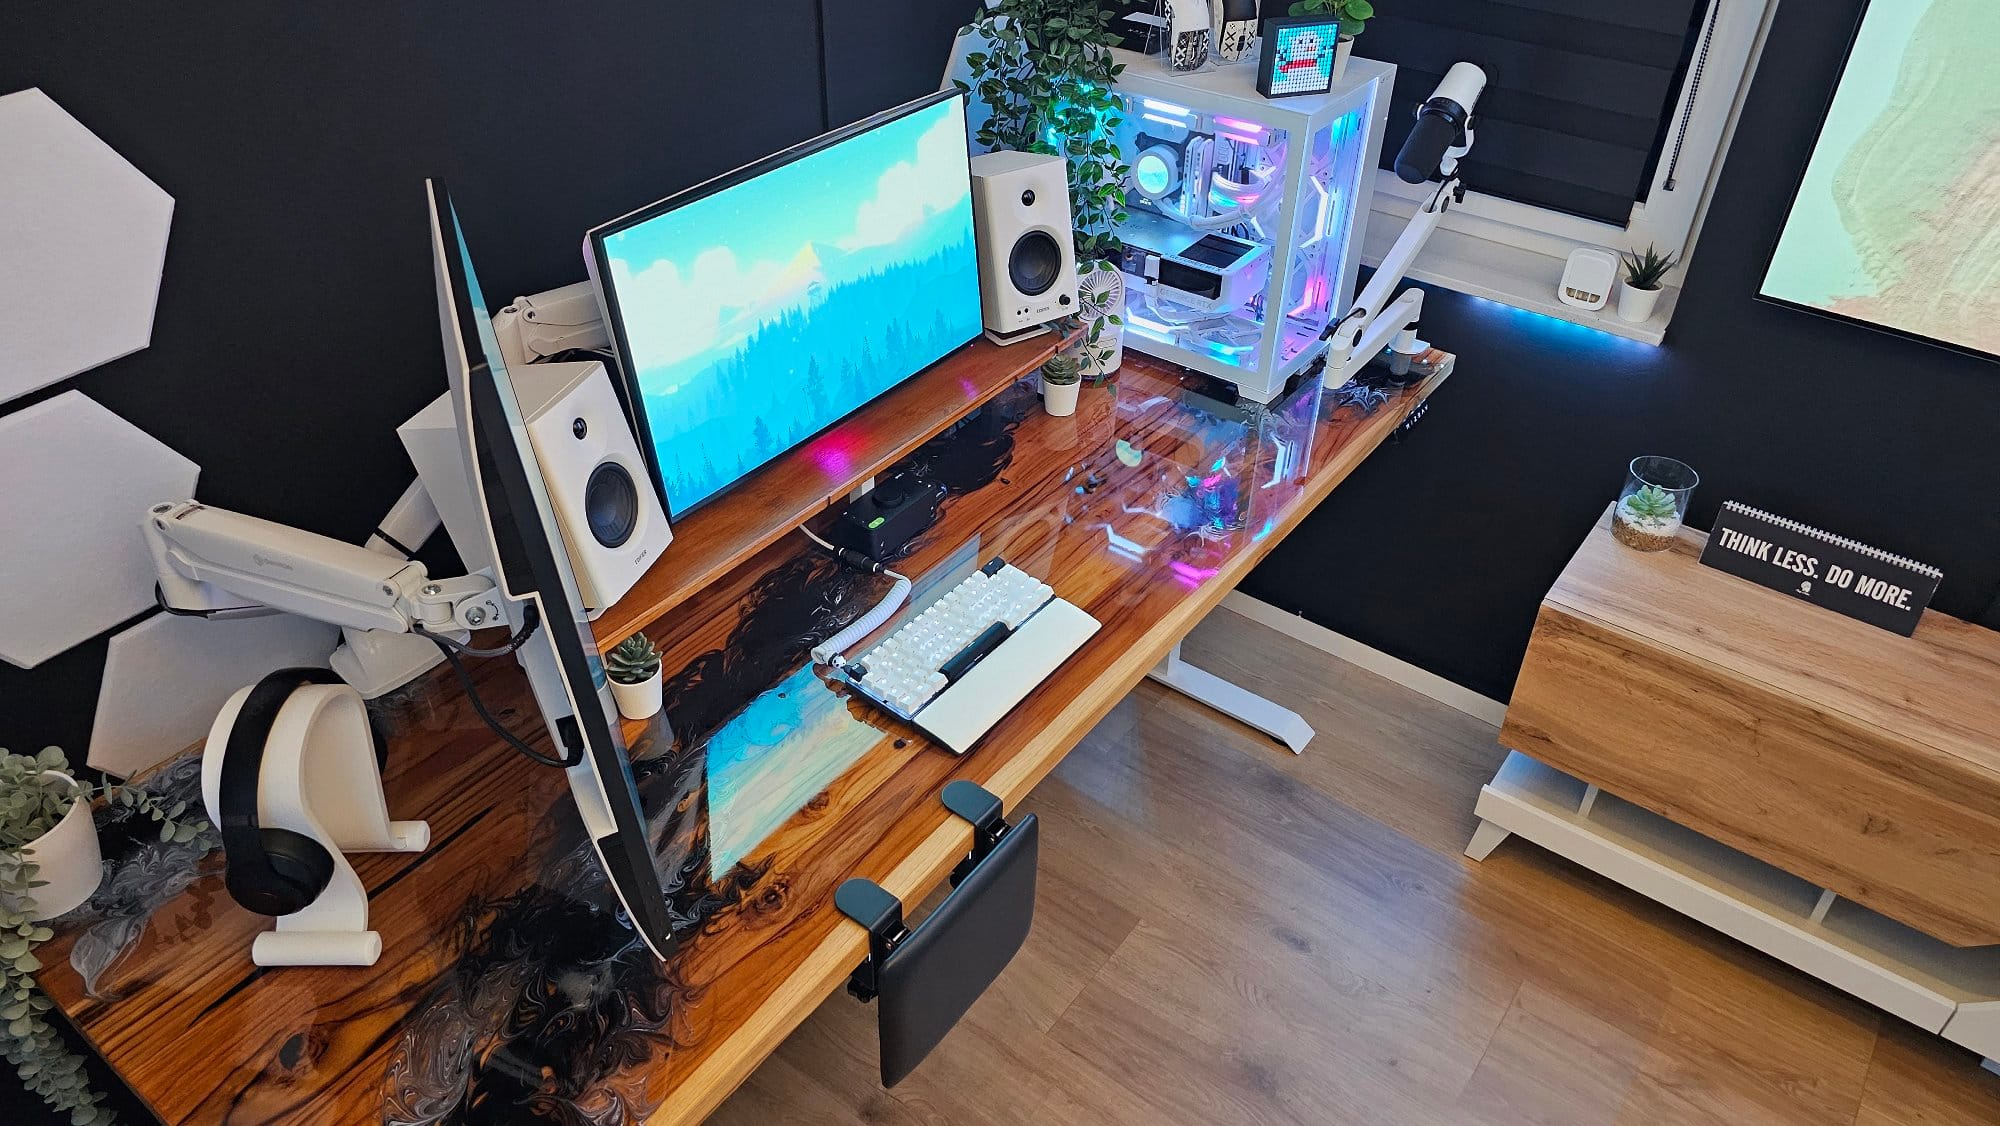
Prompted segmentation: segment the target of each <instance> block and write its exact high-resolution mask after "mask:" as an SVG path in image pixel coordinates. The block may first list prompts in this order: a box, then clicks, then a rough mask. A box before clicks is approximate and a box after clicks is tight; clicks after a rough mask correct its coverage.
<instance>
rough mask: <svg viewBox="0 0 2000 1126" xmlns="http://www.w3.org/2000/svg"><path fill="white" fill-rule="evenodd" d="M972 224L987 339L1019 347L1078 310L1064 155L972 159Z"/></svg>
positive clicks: (996, 155)
mask: <svg viewBox="0 0 2000 1126" xmlns="http://www.w3.org/2000/svg"><path fill="white" fill-rule="evenodd" d="M972 225H973V229H974V231H975V232H976V234H977V235H978V240H979V294H980V299H981V302H982V305H983V310H984V319H985V321H986V336H987V338H988V339H990V340H992V341H993V342H994V343H996V344H1012V343H1014V342H1015V341H1017V340H1026V339H1027V338H1029V337H1031V336H1037V335H1040V334H1041V333H1043V332H1045V331H1047V329H1046V328H1045V327H1044V326H1045V325H1047V323H1048V322H1049V321H1052V320H1055V319H1056V318H1058V317H1062V316H1067V315H1068V314H1070V313H1074V312H1075V311H1076V245H1075V243H1074V241H1073V240H1072V238H1071V234H1070V220H1069V175H1068V169H1067V168H1066V167H1065V166H1064V164H1063V159H1062V158H1061V157H1059V156H1044V155H1041V154H1038V153H1022V152H993V153H986V154H984V155H982V156H975V157H973V158H972Z"/></svg>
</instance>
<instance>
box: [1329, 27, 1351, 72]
mask: <svg viewBox="0 0 2000 1126" xmlns="http://www.w3.org/2000/svg"><path fill="white" fill-rule="evenodd" d="M1353 57H1354V37H1353V36H1352V35H1343V36H1341V37H1340V38H1339V39H1338V40H1336V41H1335V43H1334V47H1333V80H1334V81H1335V82H1339V81H1340V80H1341V79H1343V78H1346V77H1347V60H1348V59H1351V58H1353Z"/></svg>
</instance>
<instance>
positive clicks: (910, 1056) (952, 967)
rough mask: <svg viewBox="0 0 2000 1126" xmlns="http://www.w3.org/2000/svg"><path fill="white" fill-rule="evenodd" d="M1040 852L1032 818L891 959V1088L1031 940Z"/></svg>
mask: <svg viewBox="0 0 2000 1126" xmlns="http://www.w3.org/2000/svg"><path fill="white" fill-rule="evenodd" d="M1040 853H1041V825H1040V823H1039V822H1037V821H1036V819H1035V815H1034V814H1032V813H1030V814H1028V815H1027V816H1025V817H1023V818H1022V819H1021V822H1020V824H1018V825H1016V826H1014V827H1013V829H1012V830H1010V831H1009V832H1008V833H1007V835H1006V836H1004V837H1002V838H1001V839H1000V843H999V844H998V845H997V846H996V847H995V848H994V850H993V852H992V854H991V855H989V856H988V857H986V859H985V860H983V861H981V862H980V864H979V866H978V867H976V868H974V869H973V870H972V871H971V873H969V874H968V875H967V876H966V877H965V879H964V880H963V881H962V882H960V884H959V885H958V888H957V889H956V890H954V891H953V892H952V893H951V895H950V896H948V897H947V898H946V899H945V901H944V903H942V904H941V905H939V907H938V909H937V910H935V911H933V912H931V915H930V917H929V918H927V919H925V920H924V921H923V922H922V923H921V924H919V925H918V927H917V928H916V929H915V930H914V931H912V932H910V937H909V938H907V939H905V940H903V942H902V943H901V944H899V945H898V946H897V947H896V948H895V949H894V950H893V951H891V952H890V953H889V957H888V958H887V959H886V960H885V961H884V963H883V965H882V966H881V967H880V975H879V986H878V987H879V988H880V990H881V997H880V1002H881V1006H882V1008H881V1014H880V1018H881V1033H882V1085H883V1086H884V1087H893V1086H895V1085H896V1084H897V1083H900V1082H902V1080H903V1078H904V1077H905V1076H907V1075H909V1074H910V1072H912V1071H914V1070H916V1067H917V1065H918V1064H920V1063H922V1062H923V1060H924V1057H925V1056H927V1055H929V1054H930V1052H931V1049H932V1048H935V1047H937V1046H938V1044H939V1043H940V1042H941V1041H943V1040H944V1037H945V1034H946V1033H948V1032H950V1031H951V1029H952V1026H953V1025H955V1024H957V1023H958V1018H960V1017H962V1016H964V1015H965V1013H966V1010H968V1009H970V1008H972V1004H973V1002H975V1001H977V1000H979V995H980V994H982V993H984V992H986V987H987V986H989V985H992V984H993V981H994V979H996V978H998V977H999V976H1000V971H1001V970H1004V969H1006V968H1007V963H1008V962H1010V961H1012V960H1013V957H1014V953H1015V951H1017V950H1019V949H1021V944H1022V943H1023V942H1025V941H1027V938H1028V928H1029V927H1030V926H1032V925H1033V923H1034V921H1035V866H1036V863H1037V860H1038V859H1039V857H1040Z"/></svg>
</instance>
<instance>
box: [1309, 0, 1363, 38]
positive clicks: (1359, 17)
mask: <svg viewBox="0 0 2000 1126" xmlns="http://www.w3.org/2000/svg"><path fill="white" fill-rule="evenodd" d="M1291 14H1292V15H1295V16H1332V17H1333V18H1334V19H1335V20H1337V21H1339V23H1340V33H1341V34H1342V35H1345V36H1347V37H1349V38H1353V37H1354V36H1356V35H1359V34H1361V33H1362V32H1363V31H1364V30H1366V29H1367V27H1368V21H1369V20H1372V19H1374V18H1375V5H1373V4H1371V3H1369V2H1368V0H1298V2H1297V3H1295V4H1293V5H1292V7H1291Z"/></svg>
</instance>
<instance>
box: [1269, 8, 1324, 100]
mask: <svg viewBox="0 0 2000 1126" xmlns="http://www.w3.org/2000/svg"><path fill="white" fill-rule="evenodd" d="M1339 42H1340V23H1339V21H1337V20H1330V19H1284V20H1270V21H1268V22H1267V23H1266V24H1265V25H1264V58H1263V62H1262V65H1261V66H1260V67H1258V74H1257V92H1258V93H1260V94H1262V95H1264V96H1265V97H1267V98H1284V97H1290V96H1292V95H1295V94H1324V93H1326V92H1327V91H1328V90H1330V89H1332V88H1333V55H1334V50H1335V48H1336V47H1337V46H1338V45H1339Z"/></svg>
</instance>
